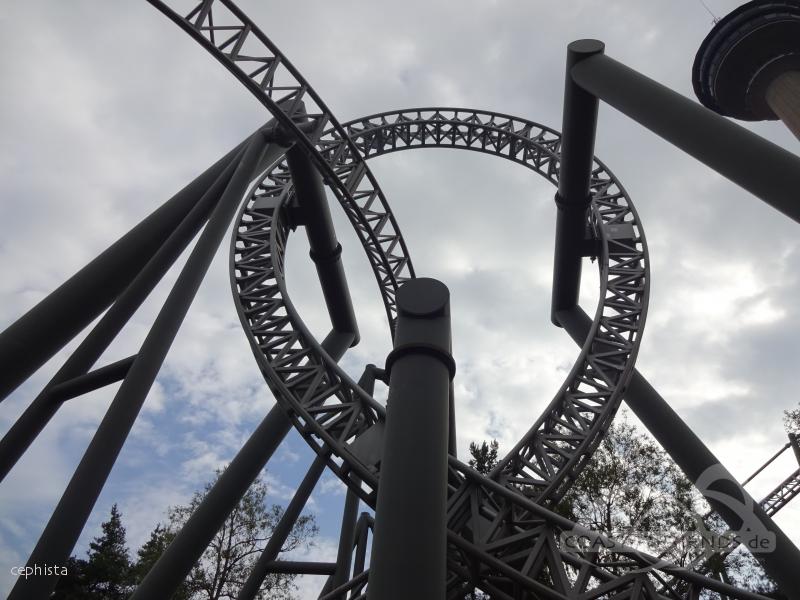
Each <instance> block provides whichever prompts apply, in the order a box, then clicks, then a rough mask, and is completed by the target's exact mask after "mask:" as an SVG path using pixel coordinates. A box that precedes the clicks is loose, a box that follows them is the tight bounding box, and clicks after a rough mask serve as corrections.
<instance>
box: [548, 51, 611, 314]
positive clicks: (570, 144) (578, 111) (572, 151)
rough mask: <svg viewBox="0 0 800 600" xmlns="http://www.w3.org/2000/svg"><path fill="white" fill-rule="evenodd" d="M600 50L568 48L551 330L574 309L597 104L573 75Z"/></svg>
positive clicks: (583, 238) (578, 284)
mask: <svg viewBox="0 0 800 600" xmlns="http://www.w3.org/2000/svg"><path fill="white" fill-rule="evenodd" d="M603 48H604V46H603V43H602V42H598V41H597V40H578V41H577V42H572V43H571V44H570V45H569V46H568V47H567V74H566V80H565V82H564V116H563V123H562V134H561V164H560V167H559V176H558V191H557V192H556V197H555V200H556V207H557V213H556V246H555V252H554V255H553V292H552V300H551V313H550V318H551V320H552V321H553V324H555V325H558V319H557V318H556V313H557V312H558V311H560V310H564V309H566V308H571V307H573V306H576V305H577V304H578V295H579V293H580V287H581V262H582V260H583V255H584V249H585V246H586V241H585V240H586V234H587V213H588V210H589V203H590V201H591V196H590V195H589V183H590V179H591V175H592V163H593V161H594V138H595V130H596V129H597V107H598V104H599V103H598V100H597V98H595V97H594V96H593V95H592V94H590V93H588V92H586V91H585V90H583V89H582V88H580V87H579V86H578V85H576V84H575V82H574V81H573V80H572V75H571V71H572V67H573V66H574V65H576V64H578V63H580V62H581V61H583V60H586V59H587V58H589V57H591V56H594V55H596V54H602V52H603Z"/></svg>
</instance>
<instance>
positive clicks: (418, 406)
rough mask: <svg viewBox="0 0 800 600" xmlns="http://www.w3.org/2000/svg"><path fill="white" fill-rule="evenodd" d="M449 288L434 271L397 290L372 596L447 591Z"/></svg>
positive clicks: (386, 598) (387, 599) (397, 597)
mask: <svg viewBox="0 0 800 600" xmlns="http://www.w3.org/2000/svg"><path fill="white" fill-rule="evenodd" d="M449 296H450V294H449V292H448V290H447V288H446V287H445V286H444V285H443V284H442V283H440V282H439V281H436V280H435V279H412V280H410V281H407V282H406V283H404V284H403V285H402V286H400V288H399V289H398V292H397V308H398V317H397V331H396V335H395V340H394V350H392V352H391V353H390V354H389V357H388V358H387V360H386V370H387V371H388V372H389V399H388V403H387V412H386V431H385V436H384V448H383V459H382V462H381V473H380V481H379V484H378V498H377V504H376V509H375V532H374V538H373V543H372V559H371V561H370V576H369V587H368V592H367V597H368V598H369V600H401V599H403V600H405V599H406V598H444V597H445V578H446V574H447V569H446V562H447V561H446V554H447V552H446V550H447V546H446V542H447V446H448V427H449V420H448V416H447V412H448V410H447V409H448V404H449V402H448V390H449V385H450V380H451V379H452V377H453V375H454V374H455V362H454V361H453V358H452V355H451V353H450V352H451V348H450V302H449Z"/></svg>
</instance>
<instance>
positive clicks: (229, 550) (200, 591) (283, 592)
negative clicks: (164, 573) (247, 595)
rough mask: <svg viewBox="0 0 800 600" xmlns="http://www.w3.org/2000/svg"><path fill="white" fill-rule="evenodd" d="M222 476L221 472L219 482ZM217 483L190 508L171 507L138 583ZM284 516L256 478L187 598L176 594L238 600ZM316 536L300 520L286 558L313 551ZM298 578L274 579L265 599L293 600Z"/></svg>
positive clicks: (205, 557)
mask: <svg viewBox="0 0 800 600" xmlns="http://www.w3.org/2000/svg"><path fill="white" fill-rule="evenodd" d="M220 474H221V472H220V471H217V478H219V475H220ZM213 484H214V482H210V483H208V484H207V485H206V486H205V489H204V490H203V491H202V492H196V493H195V494H194V496H192V499H191V500H190V501H189V503H188V504H186V505H184V506H175V507H171V508H170V509H169V510H168V511H167V518H168V524H167V525H166V526H162V525H158V526H156V529H155V530H154V531H153V532H152V533H151V535H150V540H149V541H148V542H147V543H146V544H145V545H144V546H142V548H141V549H140V551H139V562H138V563H137V566H136V573H137V580H138V581H141V579H142V578H143V577H144V575H145V574H146V573H147V571H148V570H149V569H150V567H151V566H152V564H153V563H155V561H156V560H157V558H158V557H159V556H160V555H161V553H162V552H163V551H164V549H165V548H166V547H167V546H168V545H169V542H170V541H171V539H172V538H173V537H174V536H175V535H176V533H177V532H178V531H179V530H180V528H181V527H182V526H183V525H184V524H185V523H186V521H187V520H188V519H189V517H190V516H191V515H192V513H194V511H195V510H196V509H197V507H198V506H199V505H200V503H201V502H202V501H203V498H204V497H205V495H206V494H207V493H208V491H209V490H210V489H211V487H212V486H213ZM282 516H283V508H282V507H281V506H278V505H276V504H273V505H267V484H266V482H265V481H264V480H263V479H261V478H259V479H257V480H256V481H255V482H254V483H253V485H252V486H250V489H249V490H248V491H247V493H245V495H244V496H243V497H242V499H241V500H240V501H239V503H238V504H237V505H236V507H235V508H234V509H233V511H232V512H231V514H230V515H229V516H228V518H227V519H226V520H225V522H224V524H223V526H222V527H221V528H220V530H219V531H218V532H217V534H216V535H215V536H214V538H213V539H212V540H211V543H210V544H209V545H208V547H207V548H206V549H205V551H204V552H203V554H202V556H201V558H200V560H199V561H198V563H197V564H196V565H195V566H194V568H193V569H192V571H191V572H190V574H189V576H188V577H187V580H186V582H185V584H184V587H183V588H182V589H181V591H180V593H181V594H185V595H184V596H177V595H176V596H175V598H187V599H191V600H222V599H229V598H230V599H232V598H236V596H237V594H238V592H239V590H240V589H241V587H242V585H243V584H244V582H245V581H246V579H247V576H248V575H249V574H250V571H252V569H253V566H254V565H255V563H256V561H257V560H258V557H259V556H260V555H261V552H262V550H263V549H264V546H265V545H266V543H267V542H268V541H269V539H270V537H271V535H272V532H273V530H274V529H275V525H277V523H278V521H279V520H280V518H281V517H282ZM317 531H318V528H317V525H316V523H315V521H314V517H313V516H312V515H303V516H301V517H300V518H299V519H298V520H297V523H296V524H295V526H294V528H293V529H292V531H291V533H290V534H289V537H288V538H287V540H286V542H285V543H284V544H283V547H282V548H281V553H283V552H289V551H292V550H296V549H297V548H301V547H308V546H310V545H311V543H312V540H313V537H314V536H315V535H316V534H317ZM295 577H296V576H295V575H292V574H289V573H271V574H269V575H268V576H267V578H266V579H265V580H264V583H263V584H262V586H261V590H260V593H261V594H262V596H261V597H262V598H271V599H274V600H289V599H291V598H294V595H293V592H294V591H295V589H296V586H295V585H294V583H293V582H294V579H295Z"/></svg>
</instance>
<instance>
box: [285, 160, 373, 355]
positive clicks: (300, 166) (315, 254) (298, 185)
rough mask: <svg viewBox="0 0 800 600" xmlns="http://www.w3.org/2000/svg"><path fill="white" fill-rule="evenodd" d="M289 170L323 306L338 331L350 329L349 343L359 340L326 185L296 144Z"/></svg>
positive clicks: (354, 343)
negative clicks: (323, 301) (351, 336)
mask: <svg viewBox="0 0 800 600" xmlns="http://www.w3.org/2000/svg"><path fill="white" fill-rule="evenodd" d="M286 160H287V162H288V163H289V171H290V172H291V174H292V183H294V188H295V193H296V194H297V202H298V204H299V206H300V215H301V218H302V224H303V225H305V229H306V234H307V235H308V244H309V246H310V248H311V250H310V252H309V255H310V256H311V260H313V261H314V264H315V265H316V267H317V276H318V277H319V283H320V286H321V287H322V295H323V297H324V298H325V306H326V307H327V308H328V314H329V315H330V318H331V324H332V325H333V330H334V331H335V332H337V333H348V334H349V333H352V334H353V339H352V340H351V344H352V345H353V346H355V345H356V344H358V341H359V334H358V325H357V324H356V315H355V312H354V311H353V301H352V300H351V299H350V290H349V289H348V287H347V279H346V278H345V275H344V267H343V266H342V247H341V245H340V244H339V242H338V241H337V239H336V232H335V231H334V229H333V221H332V220H331V212H330V208H329V207H328V200H327V198H326V197H325V187H324V186H323V184H322V177H321V176H320V174H319V171H318V170H317V168H316V167H315V166H314V164H313V163H312V162H311V159H310V158H309V157H308V156H307V155H306V154H305V151H304V150H303V149H302V148H300V147H299V146H298V145H297V144H295V145H294V146H292V147H291V148H290V149H289V151H288V152H287V153H286Z"/></svg>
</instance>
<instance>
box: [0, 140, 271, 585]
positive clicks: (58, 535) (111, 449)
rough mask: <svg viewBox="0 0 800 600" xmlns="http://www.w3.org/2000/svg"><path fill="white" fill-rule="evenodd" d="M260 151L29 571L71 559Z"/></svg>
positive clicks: (190, 268) (240, 175) (42, 581)
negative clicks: (71, 554) (39, 566)
mask: <svg viewBox="0 0 800 600" xmlns="http://www.w3.org/2000/svg"><path fill="white" fill-rule="evenodd" d="M264 150H265V145H264V137H263V134H261V133H260V132H259V133H257V134H255V136H254V137H252V138H251V139H250V141H249V143H248V147H247V150H246V151H245V154H244V157H243V158H242V160H241V162H240V163H239V166H238V167H237V168H236V171H235V173H234V174H233V176H232V178H231V180H230V182H229V183H228V186H227V188H226V189H225V193H224V194H223V197H222V198H221V200H220V202H219V204H218V205H217V207H216V208H215V209H214V212H213V213H212V215H211V218H210V219H209V221H208V224H207V225H206V227H205V229H204V230H203V233H202V234H201V235H200V238H199V239H198V241H197V244H196V245H195V246H194V248H193V249H192V253H191V254H190V256H189V258H188V260H187V261H186V264H185V265H184V267H183V269H182V270H181V273H180V275H178V279H177V281H176V282H175V285H174V286H173V288H172V290H171V291H170V293H169V295H168V296H167V299H166V300H165V302H164V305H163V306H162V308H161V310H160V311H159V313H158V316H157V317H156V320H155V322H154V323H153V327H152V328H151V329H150V331H149V333H148V334H147V337H146V338H145V340H144V342H143V343H142V347H141V350H140V351H139V353H138V354H137V356H136V360H135V361H134V363H133V365H132V366H131V369H130V371H129V372H128V375H127V376H126V377H125V380H124V381H123V382H122V385H121V386H120V388H119V390H118V391H117V394H116V396H115V397H114V400H113V401H112V402H111V405H110V406H109V408H108V411H107V412H106V414H105V416H104V417H103V420H102V421H101V423H100V425H99V426H98V428H97V431H96V433H95V435H94V437H93V438H92V441H91V442H90V443H89V447H88V448H87V449H86V452H85V453H84V455H83V458H82V459H81V461H80V463H79V464H78V467H77V468H76V469H75V473H74V474H73V476H72V478H71V479H70V482H69V484H68V485H67V489H66V490H65V491H64V494H63V496H62V497H61V500H60V501H59V503H58V505H57V506H56V508H55V510H54V511H53V514H52V515H51V517H50V520H49V522H48V523H47V526H46V527H45V530H44V532H43V533H42V536H41V537H40V538H39V541H38V542H37V544H36V547H35V548H34V549H33V552H32V553H31V556H30V558H29V559H28V563H27V565H28V566H29V567H33V566H34V565H43V564H48V565H63V564H65V563H66V560H67V558H69V554H70V552H71V551H72V549H73V548H74V546H75V542H76V541H77V539H78V537H79V536H80V533H81V531H82V530H83V527H84V525H85V524H86V520H87V519H88V518H89V514H90V513H91V511H92V508H93V507H94V504H95V502H96V501H97V497H98V496H99V495H100V492H101V490H102V489H103V485H104V484H105V482H106V479H107V478H108V475H109V473H110V472H111V468H112V467H113V465H114V461H115V460H116V458H117V456H118V455H119V452H120V450H121V449H122V446H123V444H124V443H125V439H126V438H127V436H128V433H129V432H130V430H131V427H133V423H134V421H135V420H136V417H137V416H138V414H139V411H140V410H141V407H142V404H143V403H144V400H145V398H146V396H147V393H148V392H149V391H150V388H151V386H152V385H153V382H154V381H155V378H156V375H157V374H158V371H159V369H160V368H161V364H162V363H163V361H164V358H165V357H166V355H167V352H168V351H169V348H170V346H171V345H172V341H173V340H174V339H175V335H176V334H177V332H178V329H179V328H180V325H181V323H182V322H183V319H184V317H185V316H186V313H187V312H188V310H189V307H190V305H191V303H192V300H193V299H194V296H195V294H196V293H197V290H198V289H199V287H200V284H201V283H202V281H203V277H204V276H205V274H206V271H207V270H208V267H209V265H210V264H211V261H212V260H213V258H214V255H215V254H216V251H217V248H218V247H219V244H220V242H221V241H222V239H223V238H224V236H225V232H226V230H227V228H228V225H229V224H230V222H231V219H232V218H233V216H234V215H235V214H236V209H237V207H238V206H239V203H240V202H241V201H242V199H243V198H244V194H245V192H246V191H247V188H248V186H249V184H250V182H251V180H252V178H253V176H254V170H255V168H256V166H257V165H258V163H259V159H260V158H261V157H262V156H263V155H264ZM57 580H58V575H53V576H42V577H29V578H27V579H25V578H19V579H17V582H16V584H15V585H14V588H13V589H12V590H11V594H10V596H9V600H45V599H46V598H48V597H49V596H50V594H51V593H52V591H53V588H55V585H56V582H57ZM144 597H147V598H156V597H164V598H166V597H169V595H163V596H156V595H155V594H152V595H145V596H144Z"/></svg>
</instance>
